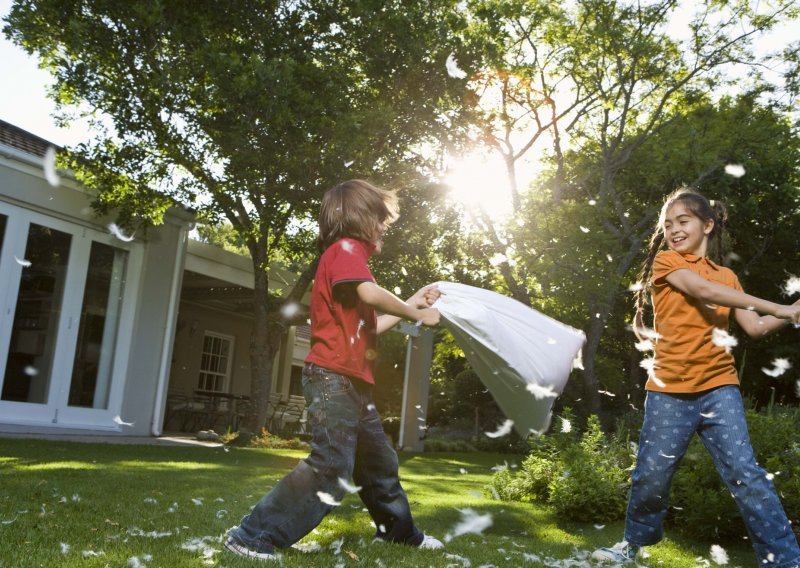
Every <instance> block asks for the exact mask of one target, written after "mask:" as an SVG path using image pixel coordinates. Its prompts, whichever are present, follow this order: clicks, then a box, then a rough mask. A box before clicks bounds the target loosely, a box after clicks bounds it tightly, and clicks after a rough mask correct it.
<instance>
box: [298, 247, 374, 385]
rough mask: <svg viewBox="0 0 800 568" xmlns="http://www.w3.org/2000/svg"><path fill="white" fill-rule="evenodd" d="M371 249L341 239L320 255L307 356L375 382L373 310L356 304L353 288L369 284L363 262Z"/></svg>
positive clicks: (352, 375)
mask: <svg viewBox="0 0 800 568" xmlns="http://www.w3.org/2000/svg"><path fill="white" fill-rule="evenodd" d="M374 251H375V246H374V245H372V244H369V243H365V242H363V241H358V240H355V239H349V238H344V239H340V240H338V241H336V242H335V243H333V244H332V245H331V246H329V247H328V248H327V249H325V252H323V253H322V256H321V257H320V260H319V266H318V267H317V273H316V275H315V276H314V286H313V288H312V289H311V351H310V352H309V354H308V356H307V357H306V359H305V360H306V363H314V364H315V365H319V366H320V367H324V368H326V369H329V370H331V371H333V372H335V373H340V374H342V375H346V376H348V377H354V378H357V379H361V380H363V381H366V382H368V383H370V384H374V383H375V378H374V376H373V367H374V362H375V357H376V356H377V350H376V346H377V333H376V327H377V319H376V315H375V310H374V309H373V308H372V307H371V306H368V305H367V304H365V303H364V302H362V301H361V300H359V298H358V294H357V293H356V290H355V286H353V285H352V284H353V283H356V284H357V283H359V282H375V278H374V277H373V276H372V272H370V270H369V266H367V260H368V259H369V257H370V256H371V255H372V253H373V252H374Z"/></svg>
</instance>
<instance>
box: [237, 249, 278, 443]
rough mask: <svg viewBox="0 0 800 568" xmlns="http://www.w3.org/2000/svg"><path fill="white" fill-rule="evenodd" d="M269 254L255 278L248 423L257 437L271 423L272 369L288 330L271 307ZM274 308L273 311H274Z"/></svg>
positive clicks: (256, 263) (258, 262)
mask: <svg viewBox="0 0 800 568" xmlns="http://www.w3.org/2000/svg"><path fill="white" fill-rule="evenodd" d="M264 257H266V251H264V254H263V257H262V255H261V254H258V255H257V257H256V255H254V258H253V268H254V270H253V272H254V277H255V282H254V287H253V331H252V333H251V334H250V400H251V402H252V403H253V405H252V407H251V414H250V416H248V417H247V420H246V421H245V423H246V424H247V428H248V430H250V431H251V432H254V433H256V434H257V433H258V432H260V431H261V428H263V427H264V424H265V423H266V421H267V401H268V400H269V393H270V391H271V390H272V365H273V363H274V361H275V355H276V354H277V353H278V351H279V350H280V346H281V338H282V336H283V333H284V327H283V325H281V323H280V321H279V320H278V319H277V318H276V317H275V315H276V314H275V312H276V310H275V308H274V307H272V306H270V299H269V270H268V269H267V262H266V258H264ZM270 308H272V309H270Z"/></svg>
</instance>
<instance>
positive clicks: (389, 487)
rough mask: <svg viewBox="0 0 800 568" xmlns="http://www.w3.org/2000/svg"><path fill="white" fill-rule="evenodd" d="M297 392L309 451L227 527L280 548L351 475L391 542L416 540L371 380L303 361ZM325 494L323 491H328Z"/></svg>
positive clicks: (253, 544)
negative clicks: (305, 417) (300, 389)
mask: <svg viewBox="0 0 800 568" xmlns="http://www.w3.org/2000/svg"><path fill="white" fill-rule="evenodd" d="M303 394H304V396H305V398H306V403H307V404H308V419H309V422H310V424H311V431H312V438H311V453H310V454H309V455H308V457H307V458H305V459H304V460H303V461H301V462H300V463H299V464H298V465H297V467H295V468H294V469H293V470H292V471H291V472H290V473H289V474H288V475H287V476H286V477H284V478H283V479H282V480H281V481H279V482H278V484H277V485H276V486H275V487H274V488H273V489H272V490H271V491H270V492H269V493H267V494H266V495H265V496H264V497H262V498H261V500H260V501H259V502H258V503H257V504H256V505H255V507H254V508H253V510H252V511H251V512H250V514H249V515H246V516H245V517H244V518H243V519H242V520H241V521H240V523H239V526H236V527H233V528H232V529H230V531H228V534H229V535H230V536H232V537H233V538H234V539H236V540H238V541H239V542H241V543H242V544H244V545H245V546H247V547H248V548H250V549H252V550H256V551H258V552H272V551H273V550H274V547H277V548H286V547H289V546H291V545H292V544H294V543H295V542H297V541H298V540H300V539H301V538H303V537H304V536H305V535H306V534H308V533H309V532H311V530H313V529H314V527H316V526H317V525H318V524H319V523H320V521H322V518H323V517H324V516H325V515H327V514H328V513H329V512H330V511H331V510H332V509H333V508H334V506H333V505H331V504H327V503H325V502H323V500H322V499H325V500H326V501H330V498H332V499H333V500H334V501H336V502H337V503H338V502H340V501H341V500H342V498H343V497H344V496H345V495H346V489H345V488H344V487H343V486H342V484H341V483H340V481H339V480H340V479H342V480H343V482H347V483H349V481H350V479H351V477H352V479H353V481H354V482H355V484H356V485H357V486H359V487H361V491H360V492H359V496H360V497H361V500H362V501H363V502H364V504H365V505H366V507H367V510H368V511H369V513H370V515H371V516H372V519H373V521H374V522H375V526H376V527H377V533H376V536H377V537H378V538H381V539H383V540H386V541H390V542H400V543H405V544H410V545H413V546H417V545H419V544H420V543H421V542H422V540H423V538H424V535H423V534H422V533H421V532H420V531H419V530H418V529H417V528H416V527H415V526H414V522H413V520H412V518H411V510H410V508H409V505H408V499H407V498H406V494H405V492H404V491H403V488H402V487H401V486H400V479H399V477H398V467H399V462H398V460H397V453H396V452H395V451H394V449H393V448H392V446H391V444H390V443H389V441H388V439H387V438H386V435H385V434H384V432H383V426H382V424H381V418H380V416H379V415H378V412H377V410H376V409H375V404H374V403H373V402H372V387H371V385H368V384H367V383H365V382H363V381H360V380H358V379H353V380H351V379H349V378H347V377H345V376H343V375H339V374H337V373H334V372H332V371H329V370H327V369H323V368H322V367H318V366H316V365H313V364H306V366H305V367H304V369H303ZM321 493H324V494H327V495H328V496H330V498H328V497H327V496H325V495H322V499H321V498H320V494H321Z"/></svg>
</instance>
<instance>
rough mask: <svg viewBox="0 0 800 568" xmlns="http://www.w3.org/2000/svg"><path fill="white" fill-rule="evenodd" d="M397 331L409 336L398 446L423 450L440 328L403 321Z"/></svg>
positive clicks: (406, 449) (415, 450)
mask: <svg viewBox="0 0 800 568" xmlns="http://www.w3.org/2000/svg"><path fill="white" fill-rule="evenodd" d="M395 330H396V331H398V332H400V333H404V334H406V335H408V345H407V347H406V368H405V373H404V379H403V405H402V408H401V411H400V437H399V440H398V443H397V445H398V447H399V448H400V449H401V450H405V451H410V452H422V451H423V450H424V449H425V443H424V441H423V438H424V436H425V431H426V428H427V417H428V390H429V388H430V379H431V361H432V359H433V337H434V335H435V333H436V331H435V330H433V329H431V328H428V327H422V326H417V325H415V324H413V323H408V322H400V323H399V324H398V325H397V327H395Z"/></svg>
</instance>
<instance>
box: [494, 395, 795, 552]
mask: <svg viewBox="0 0 800 568" xmlns="http://www.w3.org/2000/svg"><path fill="white" fill-rule="evenodd" d="M564 417H565V418H567V419H570V418H571V416H570V413H569V411H568V410H567V411H566V412H565V414H564ZM747 422H748V429H749V431H750V438H751V442H752V444H753V448H754V450H755V454H756V459H758V462H759V463H760V464H761V466H762V467H763V468H764V469H765V470H766V471H767V472H769V473H771V474H773V475H774V476H775V477H774V483H775V487H776V489H777V491H778V494H779V496H780V498H781V502H782V504H783V508H784V510H785V511H786V513H787V515H788V516H789V520H790V521H791V522H792V526H793V527H794V530H795V532H797V531H798V530H799V529H800V442H798V440H797V432H798V431H800V408H795V407H769V408H768V409H766V411H764V412H756V411H754V410H748V411H747ZM617 426H618V430H617V432H616V433H615V434H614V435H613V436H608V435H604V434H603V432H602V431H601V430H600V425H599V421H598V419H597V417H595V416H591V417H590V418H589V420H588V423H587V427H586V431H585V432H584V433H583V434H580V433H576V432H570V433H563V432H559V433H555V434H550V435H548V436H545V437H541V438H533V439H531V443H530V447H531V450H530V453H529V454H528V455H527V456H526V457H525V459H524V460H523V461H522V464H521V468H520V470H519V471H518V472H510V471H501V472H498V473H496V474H495V475H494V477H493V478H492V481H491V484H490V487H489V490H490V491H491V492H492V493H494V494H496V495H497V496H499V497H500V498H501V499H504V500H513V501H523V502H531V501H536V502H539V503H547V504H549V505H551V506H552V507H553V508H554V509H555V510H556V511H557V512H558V513H559V514H561V515H563V516H564V518H566V519H569V520H574V521H583V522H588V521H592V522H608V521H613V520H618V519H622V518H623V517H624V514H625V506H626V502H627V493H628V490H629V488H630V473H631V471H632V469H633V463H634V461H635V455H631V453H630V450H629V447H630V441H631V439H633V438H635V434H636V431H637V430H638V427H639V426H638V425H637V424H636V423H635V421H633V420H626V421H620V422H618V424H617ZM671 503H672V507H671V508H670V511H669V514H668V516H667V523H666V524H667V528H668V530H681V531H685V532H689V531H690V532H691V535H692V536H694V537H696V538H700V539H704V540H713V541H718V542H719V541H723V542H724V541H730V540H738V539H741V538H742V537H743V536H745V528H744V523H743V522H742V520H741V516H740V514H739V511H738V509H737V507H736V503H735V502H734V500H733V497H732V496H731V494H730V491H728V489H727V488H726V487H725V485H724V483H723V482H722V480H721V479H720V477H719V475H718V474H717V472H716V469H715V468H714V464H713V462H712V460H711V457H710V456H709V454H708V452H707V451H706V449H705V448H704V447H703V445H702V444H701V443H700V441H699V439H697V438H695V439H694V440H692V443H691V444H690V446H689V450H688V451H687V453H686V455H685V456H684V459H683V463H682V464H681V467H679V468H678V472H677V474H676V475H675V478H674V480H673V484H672V490H671Z"/></svg>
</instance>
